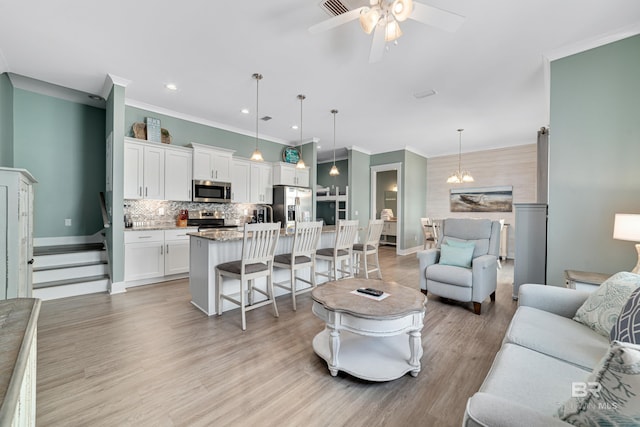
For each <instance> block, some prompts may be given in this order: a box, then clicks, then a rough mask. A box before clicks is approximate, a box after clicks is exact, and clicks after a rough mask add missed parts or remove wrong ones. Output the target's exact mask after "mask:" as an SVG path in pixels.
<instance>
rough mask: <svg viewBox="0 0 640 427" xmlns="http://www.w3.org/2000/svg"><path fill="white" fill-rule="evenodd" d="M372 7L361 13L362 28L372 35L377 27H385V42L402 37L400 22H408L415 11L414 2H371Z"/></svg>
mask: <svg viewBox="0 0 640 427" xmlns="http://www.w3.org/2000/svg"><path fill="white" fill-rule="evenodd" d="M369 5H370V6H371V7H364V8H363V9H362V10H361V11H360V26H361V27H362V29H363V30H364V32H365V33H367V34H371V32H372V31H373V30H374V29H375V28H376V26H377V25H384V40H385V41H387V42H392V41H394V40H397V39H398V38H399V37H400V36H401V35H402V30H401V29H400V25H399V24H398V22H402V21H404V20H406V19H407V18H408V17H409V15H411V12H412V11H413V1H412V0H369Z"/></svg>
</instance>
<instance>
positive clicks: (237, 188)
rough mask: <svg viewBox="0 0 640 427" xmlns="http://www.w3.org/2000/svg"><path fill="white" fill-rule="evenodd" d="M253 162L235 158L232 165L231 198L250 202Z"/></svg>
mask: <svg viewBox="0 0 640 427" xmlns="http://www.w3.org/2000/svg"><path fill="white" fill-rule="evenodd" d="M250 194H251V162H250V161H249V160H240V159H233V164H232V167H231V200H232V201H233V202H235V203H250V202H251V199H250Z"/></svg>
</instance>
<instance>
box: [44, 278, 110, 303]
mask: <svg viewBox="0 0 640 427" xmlns="http://www.w3.org/2000/svg"><path fill="white" fill-rule="evenodd" d="M108 290H109V277H108V276H107V275H106V274H105V275H100V276H94V277H83V278H81V279H69V280H58V281H55V282H49V283H40V284H38V285H34V289H33V297H34V298H40V299H41V300H43V301H47V300H52V299H59V298H66V297H74V296H78V295H87V294H95V293H100V292H108Z"/></svg>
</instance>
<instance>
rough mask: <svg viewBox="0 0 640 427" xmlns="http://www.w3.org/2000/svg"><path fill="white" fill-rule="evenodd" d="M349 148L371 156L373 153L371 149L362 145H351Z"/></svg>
mask: <svg viewBox="0 0 640 427" xmlns="http://www.w3.org/2000/svg"><path fill="white" fill-rule="evenodd" d="M348 149H349V150H353V151H359V152H360V153H362V154H366V155H368V156H370V155H371V154H373V153H372V152H371V150H367V149H366V148H362V147H358V146H357V145H351V146H349V147H348Z"/></svg>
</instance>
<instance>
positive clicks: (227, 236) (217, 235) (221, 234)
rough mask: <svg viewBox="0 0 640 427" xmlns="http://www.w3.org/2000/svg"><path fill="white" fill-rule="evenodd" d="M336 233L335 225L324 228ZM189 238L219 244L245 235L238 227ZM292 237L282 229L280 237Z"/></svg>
mask: <svg viewBox="0 0 640 427" xmlns="http://www.w3.org/2000/svg"><path fill="white" fill-rule="evenodd" d="M335 231H336V227H335V226H333V225H329V226H324V227H322V232H323V233H333V232H335ZM187 234H188V235H189V236H193V237H200V238H202V239H208V240H215V241H217V242H228V241H233V240H242V238H243V236H244V233H243V231H242V227H238V230H237V231H236V230H224V229H210V230H207V231H196V232H193V233H187ZM282 236H291V237H293V234H286V233H285V230H284V228H283V229H280V237H282Z"/></svg>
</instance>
